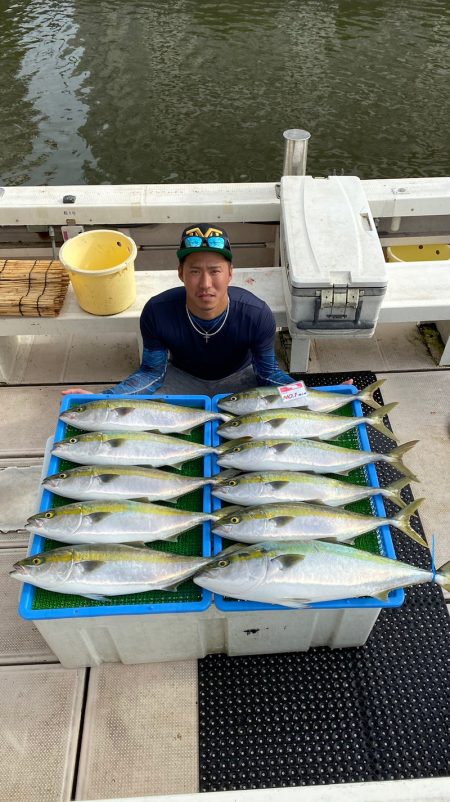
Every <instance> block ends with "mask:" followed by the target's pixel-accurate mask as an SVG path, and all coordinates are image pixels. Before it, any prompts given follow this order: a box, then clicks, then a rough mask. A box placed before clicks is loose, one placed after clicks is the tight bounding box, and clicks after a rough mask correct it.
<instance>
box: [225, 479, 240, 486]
mask: <svg viewBox="0 0 450 802" xmlns="http://www.w3.org/2000/svg"><path fill="white" fill-rule="evenodd" d="M227 484H228V487H236V485H238V484H239V482H238V480H237V479H230V481H229V482H228V483H227Z"/></svg>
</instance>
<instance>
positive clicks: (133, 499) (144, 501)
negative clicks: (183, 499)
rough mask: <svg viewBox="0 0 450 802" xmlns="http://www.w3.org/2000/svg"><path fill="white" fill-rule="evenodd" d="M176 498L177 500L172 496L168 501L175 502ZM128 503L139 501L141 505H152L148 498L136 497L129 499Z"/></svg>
mask: <svg viewBox="0 0 450 802" xmlns="http://www.w3.org/2000/svg"><path fill="white" fill-rule="evenodd" d="M177 498H178V496H172V498H171V499H170V500H171V501H176V500H177ZM124 501H125V499H124ZM130 501H141V502H142V504H151V503H152V502H151V500H150V498H149V496H136V498H132V499H130Z"/></svg>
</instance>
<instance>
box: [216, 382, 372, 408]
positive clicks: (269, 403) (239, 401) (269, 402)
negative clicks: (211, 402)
mask: <svg viewBox="0 0 450 802" xmlns="http://www.w3.org/2000/svg"><path fill="white" fill-rule="evenodd" d="M384 382H385V379H379V380H378V381H376V382H374V383H373V384H370V385H369V387H366V388H365V389H364V390H361V391H360V392H359V393H356V394H354V395H353V394H352V393H332V392H328V391H323V390H311V389H310V388H309V387H308V388H307V393H306V395H303V396H300V397H298V398H293V399H292V400H290V401H283V399H282V397H281V395H280V393H279V392H278V388H277V387H256V388H255V389H254V390H244V391H243V392H242V393H231V394H230V395H227V396H226V397H225V398H222V399H221V401H219V407H220V408H221V409H224V410H225V411H226V412H230V413H231V414H232V415H248V414H250V413H251V412H259V411H262V410H266V409H277V408H281V409H286V408H289V407H306V408H307V409H312V410H313V411H314V412H333V411H334V410H335V409H340V407H343V406H345V404H349V403H351V401H355V400H357V401H364V403H365V404H367V405H368V406H369V407H372V408H373V409H377V408H378V407H379V406H380V404H378V403H377V402H376V401H374V400H373V398H372V395H373V393H374V392H375V390H377V389H378V388H379V387H381V385H382V384H383V383H384Z"/></svg>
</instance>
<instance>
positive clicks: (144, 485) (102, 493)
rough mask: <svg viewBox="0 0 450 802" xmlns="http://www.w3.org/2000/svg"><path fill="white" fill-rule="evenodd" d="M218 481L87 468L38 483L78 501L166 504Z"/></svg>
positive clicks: (152, 470) (146, 471) (125, 469)
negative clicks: (132, 501) (136, 501)
mask: <svg viewBox="0 0 450 802" xmlns="http://www.w3.org/2000/svg"><path fill="white" fill-rule="evenodd" d="M235 473H236V471H231V474H233V475H234V474H235ZM220 478H221V477H219V476H216V477H213V478H203V477H201V476H183V475H180V474H175V473H169V471H162V470H159V469H158V468H138V467H133V466H130V467H115V466H114V465H104V466H103V465H102V466H97V465H91V466H88V465H87V466H82V467H77V468H71V469H70V470H66V471H61V473H55V474H53V475H52V476H47V477H46V478H45V479H44V480H43V482H42V484H43V486H44V487H45V489H46V490H49V491H50V492H51V493H56V494H57V495H58V496H64V497H65V498H73V499H76V500H79V501H94V500H103V501H106V500H108V501H123V500H124V499H134V500H138V499H139V500H141V501H168V500H174V499H177V498H179V497H180V496H183V495H185V493H191V492H193V491H195V490H198V489H199V488H203V487H205V485H207V484H216V483H217V482H219V479H220Z"/></svg>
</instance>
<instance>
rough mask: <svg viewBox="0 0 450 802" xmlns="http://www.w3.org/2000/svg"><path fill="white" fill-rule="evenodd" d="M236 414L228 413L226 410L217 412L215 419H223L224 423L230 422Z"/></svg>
mask: <svg viewBox="0 0 450 802" xmlns="http://www.w3.org/2000/svg"><path fill="white" fill-rule="evenodd" d="M235 417H236V416H235V415H228V414H227V413H226V412H217V414H216V415H215V417H214V418H213V420H221V421H223V422H224V423H228V422H229V421H230V420H233V419H234V418H235Z"/></svg>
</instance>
